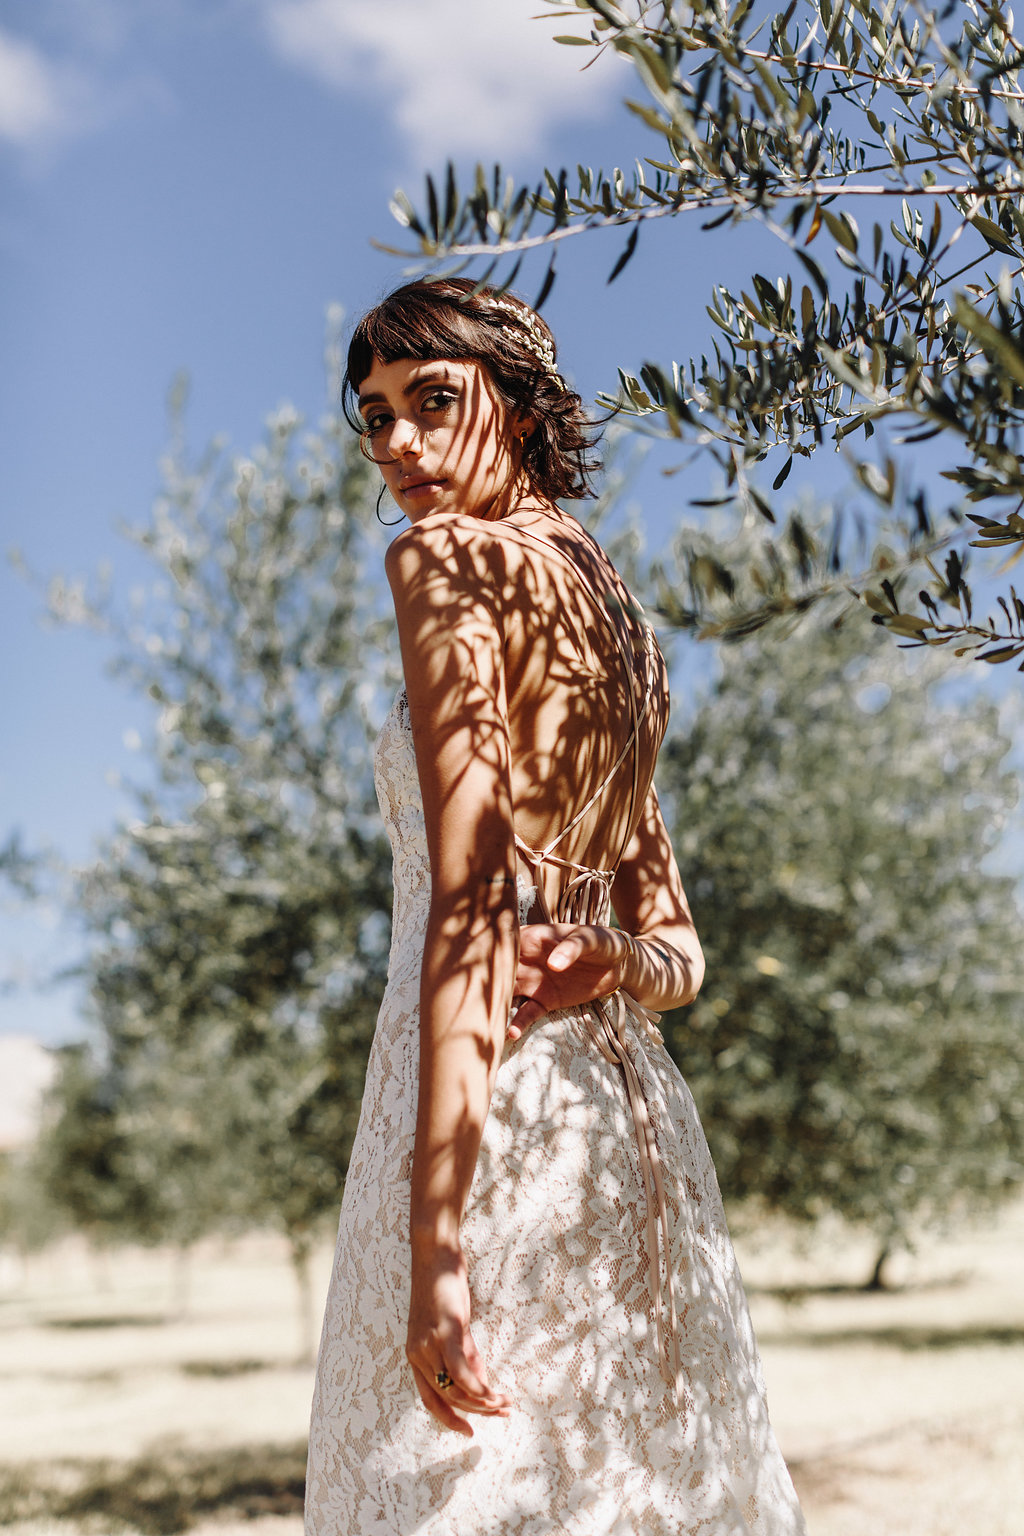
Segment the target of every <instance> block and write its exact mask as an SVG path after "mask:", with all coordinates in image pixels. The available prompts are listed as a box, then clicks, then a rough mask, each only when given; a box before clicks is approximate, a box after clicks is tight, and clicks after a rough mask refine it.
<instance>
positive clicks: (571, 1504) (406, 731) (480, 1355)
mask: <svg viewBox="0 0 1024 1536" xmlns="http://www.w3.org/2000/svg"><path fill="white" fill-rule="evenodd" d="M345 382H346V403H347V409H348V411H349V414H350V419H352V420H353V422H354V425H356V427H357V430H359V432H360V434H361V440H362V445H363V449H364V452H365V453H366V454H367V455H368V457H370V458H371V459H372V460H373V462H374V463H375V464H377V465H378V466H379V467H380V472H381V475H382V477H383V481H384V484H385V486H386V488H387V490H388V491H389V492H390V494H391V496H392V497H393V498H394V500H395V502H396V503H397V505H398V507H399V509H400V511H401V512H402V513H403V514H404V515H405V517H406V518H407V519H408V522H409V524H410V526H409V527H408V528H407V529H405V530H404V531H403V532H402V533H400V534H399V535H398V536H397V537H396V538H395V540H394V542H393V543H392V545H391V547H390V549H389V551H388V554H387V560H386V569H387V575H388V579H389V582H390V585H391V589H392V594H393V597H394V604H395V612H396V615H397V620H398V631H399V637H400V641H401V649H402V662H403V668H404V673H405V688H404V689H403V691H402V692H401V693H400V694H399V696H398V698H397V699H396V701H395V704H394V706H393V708H392V711H391V713H390V715H389V717H388V719H387V721H386V722H385V725H384V727H383V729H382V731H381V733H380V737H379V739H378V744H377V753H376V777H377V786H378V795H379V798H380V801H381V807H382V810H383V813H384V817H385V820H386V822H387V826H388V830H389V835H390V837H391V842H392V847H393V850H394V863H395V906H394V927H393V939H392V950H391V960H390V965H389V977H388V986H387V990H386V993H385V996H384V1000H383V1003H382V1006H381V1012H380V1017H379V1020H378V1025H377V1031H376V1035H375V1038H374V1043H373V1048H372V1051H371V1056H370V1061H369V1065H368V1069H367V1079H366V1089H365V1094H364V1100H363V1107H362V1111H361V1115H360V1122H359V1128H358V1131H357V1134H356V1139H355V1144H354V1147H353V1151H352V1158H351V1163H350V1167H349V1172H348V1176H347V1179H346V1184H345V1194H344V1201H343V1205H342V1212H341V1220H340V1226H339V1235H338V1246H337V1253H336V1258H335V1266H334V1272H333V1276H332V1281H331V1286H330V1293H329V1297H328V1303H327V1312H326V1317H325V1320H324V1328H323V1336H322V1341H321V1348H320V1357H319V1362H318V1368H317V1381H316V1390H315V1396H314V1403H313V1415H312V1426H311V1435H310V1456H309V1472H308V1478H307V1531H308V1532H310V1533H311V1536H313V1533H315V1536H346V1533H352V1536H412V1533H414V1532H415V1533H417V1536H442V1533H444V1536H449V1533H450V1536H455V1533H458V1536H541V1533H551V1536H554V1533H559V1536H569V1533H571V1536H612V1533H615V1536H620V1533H621V1536H626V1533H628V1536H638V1533H641V1532H642V1533H644V1536H661V1533H664V1536H668V1533H669V1532H671V1533H673V1536H679V1533H693V1536H696V1533H698V1532H699V1533H702V1536H733V1533H736V1536H739V1533H748V1532H749V1533H761V1536H795V1533H799V1532H802V1531H803V1529H804V1527H803V1521H802V1517H801V1515H800V1511H799V1508H798V1505H797V1501H796V1496H795V1493H794V1491H793V1487H792V1484H791V1482H790V1479H789V1475H788V1473H787V1471H786V1467H785V1464H784V1462H783V1460H782V1457H781V1454H780V1452H779V1450H778V1447H777V1445H776V1442H775V1439H774V1436H773V1434H772V1430H771V1427H770V1425H769V1422H768V1416H767V1408H766V1403H765V1396H764V1387H763V1382H762V1377H761V1369H760V1363H759V1360H758V1356H757V1350H756V1345H755V1343H754V1339H753V1335H752V1331H751V1327H750V1320H749V1315H748V1311H747V1305H746V1299H745V1297H744V1294H743V1289H742V1285H741V1282H740V1278H739V1274H738V1271H737V1267H736V1261H735V1258H734V1255H733V1251H732V1247H731V1244H730V1242H729V1237H728V1233H727V1230H726V1226H725V1219H724V1215H723V1212H722V1206H721V1199H720V1196H719V1192H718V1186H717V1182H716V1179H715V1175H714V1170H713V1167H712V1165H711V1160H710V1156H709V1154H708V1150H707V1144H706V1142H705V1140H704V1136H703V1132H702V1131H701V1128H700V1124H699V1121H698V1118H697V1113H696V1110H695V1108H694V1105H693V1101H692V1099H691V1097H690V1095H689V1092H688V1090H687V1088H686V1085H685V1083H684V1082H683V1080H682V1078H681V1077H680V1075H679V1073H678V1072H677V1070H676V1068H675V1067H674V1066H673V1064H672V1062H671V1060H670V1058H669V1056H668V1055H667V1053H666V1051H665V1048H664V1046H663V1045H662V1043H661V1037H660V1035H659V1034H658V1031H657V1027H656V1019H657V1015H656V1014H655V1013H653V1012H652V1010H656V1009H663V1008H675V1007H678V1006H680V1005H682V1004H685V1003H687V1002H689V1001H691V1000H692V998H693V997H694V995H695V994H696V992H697V989H698V987H699V985H700V982H701V977H702V973H703V960H702V956H701V950H700V945H699V943H698V941H697V936H696V933H695V931H694V926H693V921H692V918H691V915H690V911H689V907H688V905H687V902H686V897H685V894H684V892H683V888H682V884H681V881H680V877H679V872H678V870H677V868H676V863H675V859H674V857H673V854H672V849H671V845H670V842H669V838H668V834H667V832H666V829H665V825H664V822H663V820H662V817H661V813H660V811H659V808H658V801H657V796H656V794H655V791H654V788H653V783H652V780H653V773H654V764H655V759H656V757H657V752H658V748H659V746H660V744H661V740H662V737H663V736H664V733H665V728H666V725H667V721H668V710H669V699H668V690H667V684H666V674H665V664H664V661H663V659H662V656H661V653H660V651H659V649H658V646H657V643H656V642H655V640H654V638H653V635H652V633H651V631H650V629H649V627H648V626H647V624H646V622H645V620H644V617H643V615H642V613H641V611H640V609H639V608H638V606H637V604H636V603H635V601H634V600H633V599H632V597H631V596H630V594H629V592H628V591H627V589H626V588H625V587H624V586H623V584H622V581H621V580H620V578H619V576H618V574H617V572H616V571H615V569H614V567H613V566H612V565H611V563H610V562H609V560H608V558H607V556H606V555H605V554H604V553H603V551H602V550H601V549H600V548H599V546H598V545H597V544H596V543H595V542H594V540H593V539H592V538H591V537H590V536H589V535H588V534H587V533H586V532H585V531H584V529H583V528H582V526H581V525H580V524H579V523H578V522H577V521H576V520H575V519H574V518H573V517H572V516H571V515H570V514H569V513H567V512H565V511H563V510H562V509H561V508H560V507H559V505H558V500H559V499H561V498H574V497H580V496H584V495H588V494H590V489H589V477H590V475H591V473H592V472H593V470H594V469H595V468H596V466H595V465H594V463H593V461H592V459H591V451H592V443H593V432H592V430H591V428H590V427H589V425H588V423H587V420H586V418H585V416H584V413H583V410H582V405H581V402H580V399H579V396H578V395H576V394H575V393H573V392H572V391H571V390H570V389H569V388H568V387H567V386H566V384H565V382H564V380H563V379H562V377H561V375H560V374H559V372H558V369H557V366H556V361H555V350H554V342H553V339H552V337H551V333H550V331H549V330H548V328H547V326H546V325H545V323H544V321H543V320H541V318H540V317H539V316H538V315H537V314H536V313H534V311H532V310H531V309H529V308H528V307H527V306H526V305H525V304H523V303H522V302H521V301H520V300H518V299H516V298H515V297H513V296H511V295H509V294H498V293H495V292H494V291H492V290H489V289H487V288H484V289H483V290H481V291H480V292H476V291H475V289H474V285H473V284H472V283H470V282H468V281H465V280H459V279H447V280H440V281H434V282H430V281H427V282H418V283H412V284H408V285H406V286H405V287H403V288H400V289H398V290H397V291H396V292H395V293H393V294H391V295H390V297H388V298H387V299H385V300H384V301H383V303H381V304H380V305H378V306H377V307H376V308H375V309H374V310H372V311H371V312H370V313H369V314H368V315H366V316H365V317H364V319H363V320H362V321H361V322H360V324H359V325H358V326H357V328H356V330H355V333H354V335H353V338H352V342H351V345H350V349H349V355H348V370H347V374H346V381H345ZM612 906H613V907H614V914H615V919H616V923H615V925H613V923H612V918H611V909H612Z"/></svg>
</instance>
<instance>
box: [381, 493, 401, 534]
mask: <svg viewBox="0 0 1024 1536" xmlns="http://www.w3.org/2000/svg"><path fill="white" fill-rule="evenodd" d="M386 491H387V486H386V485H382V486H381V488H380V490H379V491H378V493H377V521H378V523H380V525H381V527H382V528H397V527H398V525H399V523H404V522H405V514H404V512H399V514H398V516H397V517H393V518H391V520H390V522H389V521H388V519H387V518H386V517H381V515H380V504H381V502H382V501H383V500H384V494H385V492H386Z"/></svg>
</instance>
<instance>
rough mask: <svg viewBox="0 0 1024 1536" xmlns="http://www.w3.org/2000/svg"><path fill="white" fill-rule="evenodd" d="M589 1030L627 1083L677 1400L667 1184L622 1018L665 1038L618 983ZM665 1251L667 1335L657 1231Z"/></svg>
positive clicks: (654, 1017) (657, 1313)
mask: <svg viewBox="0 0 1024 1536" xmlns="http://www.w3.org/2000/svg"><path fill="white" fill-rule="evenodd" d="M587 1017H588V1022H589V1024H590V1030H591V1034H592V1035H593V1037H594V1042H595V1044H596V1045H597V1048H598V1050H599V1051H600V1052H601V1055H602V1056H603V1057H604V1059H605V1060H606V1061H608V1062H611V1063H612V1064H613V1065H617V1066H618V1067H619V1069H620V1071H621V1072H622V1076H623V1078H624V1080H625V1084H626V1094H627V1096H628V1098H629V1107H630V1110H631V1112H632V1115H633V1125H634V1128H635V1130H636V1144H637V1151H638V1153H639V1156H640V1173H641V1178H642V1179H643V1185H644V1198H645V1200H646V1202H647V1278H648V1283H649V1286H650V1292H651V1307H652V1309H653V1312H654V1326H655V1329H656V1333H657V1340H658V1365H659V1368H660V1370H661V1374H662V1376H663V1377H664V1378H665V1381H666V1382H667V1383H668V1385H669V1386H670V1387H671V1388H672V1390H673V1392H674V1394H675V1398H676V1401H677V1403H678V1402H679V1400H680V1382H681V1375H682V1370H681V1365H680V1360H679V1336H678V1318H677V1315H676V1292H675V1278H674V1275H673V1272H672V1252H671V1248H670V1246H669V1230H668V1207H667V1205H666V1203H665V1184H664V1180H663V1179H662V1176H661V1157H660V1155H659V1153H658V1143H657V1142H656V1140H655V1138H654V1128H653V1126H652V1125H651V1117H650V1115H649V1114H648V1113H647V1104H646V1101H645V1099H644V1092H643V1087H642V1085H641V1082H640V1078H639V1075H638V1073H637V1070H636V1067H635V1066H634V1065H633V1059H632V1057H631V1056H630V1054H629V1049H628V1046H627V1041H626V1024H627V1021H629V1020H632V1022H633V1025H634V1027H635V1028H636V1029H637V1030H638V1031H640V1032H642V1033H643V1034H646V1035H647V1036H648V1037H649V1038H650V1039H651V1040H653V1041H655V1042H656V1043H657V1044H658V1045H662V1044H663V1043H664V1041H663V1038H662V1034H661V1031H660V1029H658V1024H659V1022H660V1020H661V1014H660V1013H652V1012H651V1010H650V1009H649V1008H645V1007H644V1006H643V1004H642V1003H638V1002H637V1001H636V999H635V998H633V997H630V995H629V993H628V992H624V991H623V990H622V988H621V987H620V988H618V990H617V991H615V992H612V993H611V995H610V996H608V997H600V998H597V999H596V1000H595V1001H594V1002H592V1003H591V1004H589V1006H588V1010H587ZM659 1229H660V1232H661V1246H662V1248H663V1250H664V1254H665V1288H664V1289H665V1291H667V1292H668V1337H667V1339H666V1336H665V1295H664V1292H663V1289H662V1281H661V1255H660V1254H659V1251H658V1233H659Z"/></svg>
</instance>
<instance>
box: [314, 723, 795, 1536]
mask: <svg viewBox="0 0 1024 1536" xmlns="http://www.w3.org/2000/svg"><path fill="white" fill-rule="evenodd" d="M376 773H377V786H378V795H379V798H380V801H381V807H382V810H383V812H384V817H385V821H386V823H387V826H388V831H389V835H390V837H391V841H392V846H393V849H394V856H395V905H394V930H393V939H392V951H391V963H390V970H389V979H388V986H387V990H386V993H385V996H384V1000H383V1003H382V1005H381V1011H380V1017H379V1020H378V1025H377V1031H376V1035H375V1038H374V1043H373V1048H372V1050H371V1055H370V1061H369V1066H368V1069H367V1079H366V1089H365V1094H364V1099H363V1107H362V1112H361V1116H360V1122H359V1128H358V1131H357V1134H356V1140H355V1145H354V1148H353V1154H352V1159H351V1164H350V1168H349V1174H348V1178H347V1180H346V1185H345V1195H344V1201H343V1206H342V1212H341V1219H340V1224H339V1233H338V1245H337V1251H336V1257H335V1265H334V1272H333V1275H332V1280H331V1285H330V1291H329V1296H328V1303H327V1312H326V1316H325V1320H324V1328H323V1336H322V1340H321V1347H320V1358H319V1363H318V1369H317V1382H316V1390H315V1396H314V1403H313V1415H312V1425H311V1434H310V1457H309V1473H308V1478H307V1516H306V1521H307V1524H306V1529H307V1532H308V1533H309V1536H413V1533H416V1536H456V1533H457V1536H556V1533H557V1536H637V1533H639V1532H643V1533H644V1536H669V1533H671V1536H801V1533H803V1532H804V1525H803V1520H802V1517H801V1515H800V1511H799V1507H798V1505H797V1501H796V1495H795V1493H794V1491H793V1487H792V1483H791V1482H790V1479H789V1475H788V1472H787V1471H786V1467H785V1463H784V1462H783V1459H782V1456H781V1454H780V1452H779V1450H778V1446H777V1444H776V1442H775V1439H774V1436H773V1433H772V1430H771V1426H770V1424H769V1421H768V1413H767V1406H766V1402H765V1394H764V1384H763V1380H762V1375H761V1367H760V1363H759V1360H758V1355H757V1350H756V1346H755V1342H754V1338H753V1333H752V1330H751V1326H750V1319H749V1314H748V1310H747V1305H746V1299H745V1297H744V1294H743V1289H742V1284H741V1281H740V1277H739V1272H738V1269H737V1266H736V1261H735V1257H734V1255H733V1251H732V1246H731V1244H730V1241H729V1236H728V1232H727V1229H726V1225H725V1218H724V1214H723V1211H722V1204H721V1198H720V1196H719V1192H718V1186H717V1181H716V1179H715V1174H714V1169H713V1167H712V1164H711V1158H710V1155H709V1153H708V1149H707V1143H706V1141H705V1139H704V1135H703V1132H702V1130H701V1127H700V1123H699V1120H698V1116H697V1112H696V1109H695V1107H694V1104H693V1100H692V1098H691V1097H690V1094H689V1091H688V1089H687V1088H686V1085H685V1083H684V1082H683V1080H682V1078H681V1077H680V1075H679V1073H678V1071H677V1070H676V1068H675V1067H674V1066H673V1064H672V1062H671V1060H670V1059H669V1057H668V1055H667V1054H666V1052H665V1050H664V1047H663V1046H661V1045H660V1044H659V1043H658V1041H657V1040H656V1038H655V1037H654V1034H653V1033H650V1032H648V1031H647V1030H645V1029H642V1028H639V1027H634V1023H635V1021H632V1020H631V1019H630V1018H628V1017H627V1018H625V1019H623V1020H622V1021H621V1027H620V1029H619V1035H620V1038H621V1040H622V1042H623V1048H624V1049H625V1051H626V1052H627V1054H628V1058H629V1062H630V1065H631V1069H632V1071H633V1072H634V1073H635V1076H636V1080H637V1083H638V1084H639V1089H640V1091H641V1093H642V1095H643V1100H644V1104H645V1106H646V1113H647V1115H648V1117H649V1120H650V1127H651V1134H652V1136H653V1138H654V1140H655V1142H656V1145H657V1150H658V1155H659V1161H660V1169H661V1177H662V1180H663V1185H664V1191H665V1200H666V1205H667V1226H668V1234H669V1236H668V1243H667V1245H666V1250H665V1252H664V1253H663V1254H660V1255H659V1259H660V1261H661V1262H663V1263H665V1264H666V1270H667V1268H668V1267H671V1271H672V1273H673V1275H674V1282H675V1294H676V1297H677V1300H678V1317H677V1319H676V1325H675V1329H674V1334H673V1336H674V1342H675V1344H676V1346H677V1348H678V1353H679V1366H680V1373H679V1374H680V1382H679V1390H678V1393H677V1392H676V1391H674V1390H673V1387H672V1386H670V1385H669V1384H668V1383H667V1382H666V1381H665V1379H664V1377H663V1375H662V1372H661V1370H660V1369H659V1347H658V1337H657V1329H656V1324H655V1319H654V1317H653V1315H652V1305H651V1294H650V1285H649V1280H650V1276H649V1273H648V1268H649V1263H650V1260H649V1258H648V1243H647V1241H646V1234H645V1224H646V1220H647V1211H646V1201H645V1198H644V1196H645V1185H644V1174H643V1170H642V1167H641V1163H640V1157H639V1153H638V1149H637V1142H636V1136H635V1132H634V1122H633V1114H632V1111H631V1107H630V1102H629V1095H628V1091H627V1086H626V1083H625V1080H624V1076H623V1072H622V1071H621V1070H620V1067H619V1065H617V1064H616V1063H615V1062H614V1061H610V1060H608V1059H607V1058H606V1056H605V1054H603V1052H602V1051H601V1050H600V1049H599V1048H598V1047H597V1045H596V1043H595V1039H594V1036H593V1034H592V1032H591V1028H590V1024H589V1022H588V1019H587V1016H586V1011H585V1010H579V1011H576V1010H566V1011H563V1012H561V1013H557V1014H551V1015H549V1016H548V1017H546V1018H544V1019H541V1020H539V1021H538V1022H537V1023H536V1024H535V1025H533V1026H531V1028H530V1029H529V1030H528V1031H527V1033H526V1034H525V1035H524V1036H523V1038H522V1039H520V1040H518V1041H515V1042H513V1043H511V1044H510V1045H509V1046H508V1047H507V1048H506V1050H505V1053H504V1056H503V1059H502V1064H501V1068H500V1070H499V1073H498V1079H497V1084H496V1087H495V1091H494V1095H493V1099H492V1103H491V1109H490V1113H489V1115H488V1118H487V1122H486V1126H485V1131H484V1138H483V1144H482V1147H481V1151H480V1155H479V1158H478V1162H477V1168H476V1174H475V1177H474V1181H473V1186H472V1190H471V1193H470V1199H469V1205H468V1209H467V1214H466V1218H465V1221H464V1224H463V1231H462V1235H463V1244H464V1248H465V1252H466V1258H467V1262H468V1265H469V1273H470V1283H471V1289H472V1298H473V1332H474V1337H475V1338H476V1341H477V1343H478V1345H479V1346H480V1348H481V1350H482V1352H483V1355H484V1358H485V1359H486V1360H487V1362H488V1367H489V1370H490V1374H491V1378H492V1380H494V1381H495V1382H497V1383H498V1384H500V1385H501V1386H502V1387H503V1388H504V1389H505V1390H506V1391H508V1392H509V1393H510V1395H511V1396H512V1398H513V1410H512V1415H511V1417H510V1418H509V1419H507V1420H501V1419H486V1418H477V1419H474V1421H473V1427H474V1431H475V1438H474V1439H473V1440H472V1441H469V1442H467V1441H464V1440H461V1439H458V1438H457V1437H456V1436H454V1435H452V1434H451V1433H448V1432H445V1431H444V1430H442V1429H440V1427H439V1426H438V1425H437V1424H436V1423H435V1422H434V1420H433V1419H431V1418H430V1417H429V1415H428V1414H427V1413H426V1411H425V1410H424V1409H423V1407H422V1406H421V1404H420V1402H419V1399H418V1397H417V1396H416V1393H415V1389H414V1387H413V1384H412V1378H411V1373H410V1371H409V1369H408V1366H407V1363H406V1360H405V1353H404V1344H405V1320H406V1308H407V1299H408V1291H409V1256H408V1241H407V1232H408V1217H409V1186H410V1176H411V1170H412V1153H413V1142H414V1137H415V1126H416V1092H417V1059H418V1030H417V1020H418V994H419V975H420V965H421V957H422V948H423V935H424V931H425V925H426V919H427V912H428V907H429V899H430V877H429V864H428V859H427V851H426V839H425V833H424V826H423V814H422V807H421V804H420V798H419V783H418V777H417V773H416V760H415V755H414V752H413V746H412V739H411V731H410V727H409V718H408V708H407V706H406V704H405V701H404V695H402V694H400V695H399V697H398V699H397V700H396V702H395V705H394V707H393V709H392V711H391V714H390V715H389V717H388V720H387V721H386V723H385V725H384V728H383V729H382V731H381V734H380V737H379V739H378V744H377V755H376ZM532 896H533V892H532V888H531V887H530V885H529V883H528V882H527V881H525V880H521V882H520V901H521V911H524V912H525V911H528V910H529V907H530V905H531V903H532ZM523 903H525V906H523V905H522V904H523Z"/></svg>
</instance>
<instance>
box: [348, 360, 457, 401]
mask: <svg viewBox="0 0 1024 1536" xmlns="http://www.w3.org/2000/svg"><path fill="white" fill-rule="evenodd" d="M450 378H451V374H450V373H449V372H448V369H447V368H434V369H427V370H426V372H424V373H418V374H417V375H416V377H415V378H414V379H410V380H409V382H408V384H406V386H405V388H404V389H403V390H402V394H403V395H405V396H406V397H408V396H409V395H411V394H412V393H413V391H414V390H417V389H419V387H420V385H421V384H433V383H434V382H435V381H436V380H437V379H441V380H442V381H443V382H445V383H447V382H448V381H449V380H450ZM386 404H387V397H386V396H385V395H380V394H377V395H360V396H359V399H358V400H357V401H356V405H357V406H358V408H359V410H362V409H363V407H364V406H365V405H386Z"/></svg>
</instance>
